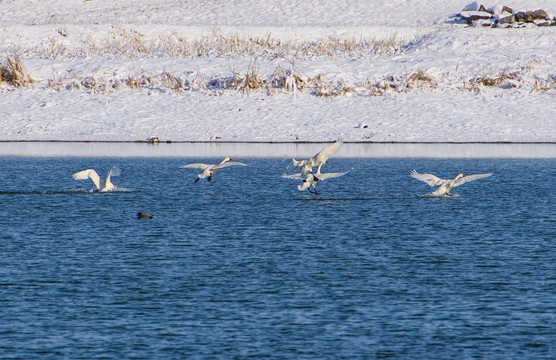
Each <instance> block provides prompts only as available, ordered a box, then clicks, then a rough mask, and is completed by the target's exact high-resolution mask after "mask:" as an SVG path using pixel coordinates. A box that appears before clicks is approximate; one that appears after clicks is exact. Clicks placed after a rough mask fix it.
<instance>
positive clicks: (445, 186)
mask: <svg viewBox="0 0 556 360" xmlns="http://www.w3.org/2000/svg"><path fill="white" fill-rule="evenodd" d="M491 175H492V173H488V174H474V175H467V176H463V174H459V175H458V176H456V177H455V178H454V179H448V180H445V179H440V178H439V177H436V176H434V175H432V174H427V173H423V174H421V173H418V172H417V171H415V169H413V171H411V177H413V178H415V179H417V180H421V181H423V182H425V183H426V184H428V185H429V186H438V188H437V189H436V190H435V191H433V192H432V195H434V196H441V195H450V190H452V189H453V188H455V187H456V186H460V185H462V184H465V183H466V182H469V181H473V180H478V179H482V178H485V177H488V176H491Z"/></svg>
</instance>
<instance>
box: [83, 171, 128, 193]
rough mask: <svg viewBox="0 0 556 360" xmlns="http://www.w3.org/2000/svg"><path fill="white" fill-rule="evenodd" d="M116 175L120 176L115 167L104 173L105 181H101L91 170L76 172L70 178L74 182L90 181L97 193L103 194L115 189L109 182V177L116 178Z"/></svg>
mask: <svg viewBox="0 0 556 360" xmlns="http://www.w3.org/2000/svg"><path fill="white" fill-rule="evenodd" d="M118 175H120V169H118V168H116V167H115V168H112V169H111V170H109V171H108V172H107V173H106V180H105V181H101V180H100V177H99V176H98V174H97V172H96V171H95V170H93V169H87V170H83V171H79V172H76V173H75V174H73V175H72V177H73V179H74V180H85V179H91V180H93V184H95V187H96V188H97V190H98V191H101V192H105V191H112V190H114V189H116V187H115V186H114V184H112V182H110V177H111V176H118Z"/></svg>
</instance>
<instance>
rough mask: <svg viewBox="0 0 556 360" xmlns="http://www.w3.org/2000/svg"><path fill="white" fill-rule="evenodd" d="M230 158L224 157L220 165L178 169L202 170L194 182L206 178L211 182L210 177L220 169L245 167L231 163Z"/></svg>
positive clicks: (235, 162)
mask: <svg viewBox="0 0 556 360" xmlns="http://www.w3.org/2000/svg"><path fill="white" fill-rule="evenodd" d="M231 160H232V159H230V157H228V156H227V157H226V158H225V159H224V160H222V161H221V162H220V164H203V163H194V164H187V165H183V166H180V168H194V169H203V172H202V173H200V174H198V175H197V179H196V180H195V182H197V181H199V180H200V179H204V178H207V180H208V181H211V180H212V175H213V174H214V173H215V172H216V171H218V169H222V168H224V167H228V166H234V165H239V166H247V165H246V164H244V163H242V162H237V161H231Z"/></svg>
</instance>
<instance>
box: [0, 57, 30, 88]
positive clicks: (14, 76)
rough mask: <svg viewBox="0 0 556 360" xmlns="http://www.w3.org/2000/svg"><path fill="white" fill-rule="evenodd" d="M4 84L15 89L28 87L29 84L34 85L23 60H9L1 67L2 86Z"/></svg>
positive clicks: (0, 83)
mask: <svg viewBox="0 0 556 360" xmlns="http://www.w3.org/2000/svg"><path fill="white" fill-rule="evenodd" d="M4 82H6V83H8V84H10V85H12V86H14V87H22V86H25V87H27V86H29V84H32V83H33V82H34V80H33V78H32V77H31V75H29V73H28V72H27V69H26V68H25V65H24V64H23V61H22V60H21V58H20V57H19V56H17V57H16V58H15V60H12V59H10V58H7V59H6V61H5V62H4V63H3V64H1V65H0V85H2V83H4Z"/></svg>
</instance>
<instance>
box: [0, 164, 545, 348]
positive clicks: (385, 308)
mask: <svg viewBox="0 0 556 360" xmlns="http://www.w3.org/2000/svg"><path fill="white" fill-rule="evenodd" d="M219 160H220V159H219V158H208V159H204V158H201V159H199V158H121V157H117V158H98V157H95V158H47V157H44V158H26V157H4V158H0V169H2V171H1V172H0V202H1V204H2V207H0V229H2V231H1V232H0V251H1V253H2V256H1V257H0V294H1V295H0V301H1V302H2V306H1V307H0V317H1V318H2V321H1V322H0V356H1V357H2V358H26V359H29V358H38V357H43V358H89V359H92V358H118V359H120V358H169V359H183V358H234V357H235V358H247V357H252V358H257V359H259V358H273V359H281V358H283V359H286V358H288V359H289V358H291V359H304V358H320V359H325V358H329V359H337V358H345V359H368V358H399V359H416V358H434V359H455V358H457V359H466V358H488V359H524V358H535V359H553V358H555V357H556V349H555V347H554V344H555V341H554V339H556V315H555V314H556V291H555V290H556V275H555V274H556V265H555V262H554V259H555V258H556V246H555V244H554V239H555V238H556V221H555V219H556V211H555V207H554V204H555V203H556V196H555V194H554V191H553V188H554V180H553V179H554V177H555V175H556V170H555V169H556V160H555V159H357V158H334V159H330V160H329V163H328V164H326V165H325V166H324V167H323V170H326V171H345V170H349V169H351V168H353V171H352V172H350V173H349V174H348V175H345V176H344V177H341V178H338V179H331V180H327V181H323V182H322V183H319V184H318V185H317V188H318V190H319V192H320V194H319V195H313V194H309V193H308V192H303V193H302V192H299V191H298V190H297V189H296V186H297V185H298V182H296V181H294V180H289V179H282V178H281V177H280V174H282V173H283V172H291V171H293V170H292V169H287V167H286V165H287V162H286V161H283V160H281V159H279V158H273V159H255V158H246V159H242V158H236V159H234V160H238V161H244V162H246V163H247V164H248V165H249V166H248V167H234V168H232V167H230V168H226V169H223V170H222V171H221V172H219V173H217V174H216V175H215V176H214V179H213V181H212V182H210V183H209V182H208V181H206V180H203V181H200V182H199V183H197V184H195V183H194V180H195V178H196V175H195V174H196V170H193V169H179V168H178V167H179V166H180V165H183V164H186V163H188V162H192V161H194V162H198V161H207V162H208V161H211V162H217V161H219ZM114 165H116V166H118V167H119V168H121V169H122V174H121V176H119V177H115V178H113V182H114V184H116V185H117V186H119V191H115V192H112V193H97V192H91V191H90V190H91V189H92V182H90V181H74V180H73V179H72V178H71V174H72V173H73V172H75V171H78V170H83V169H85V168H90V167H92V168H95V169H97V170H98V171H99V174H100V175H101V177H103V176H104V174H103V172H104V171H105V170H108V169H109V168H110V167H112V166H114ZM413 168H415V169H417V170H418V171H420V172H432V173H434V174H436V175H438V176H442V177H454V176H456V175H457V174H458V173H460V172H463V173H464V174H471V173H482V172H492V173H493V174H494V175H493V176H491V177H489V178H486V179H481V180H477V181H475V182H471V183H468V184H465V185H463V186H461V187H458V188H456V189H454V190H453V193H455V194H457V195H458V197H454V198H450V199H435V198H428V197H423V196H422V195H426V194H428V193H430V192H431V191H432V190H433V188H430V187H428V186H427V185H426V184H424V183H422V182H420V181H417V180H415V179H413V178H411V177H410V176H409V172H410V171H411V169H413ZM138 211H142V212H145V213H150V214H153V215H154V219H153V220H137V219H136V218H135V214H136V213H137V212H138Z"/></svg>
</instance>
